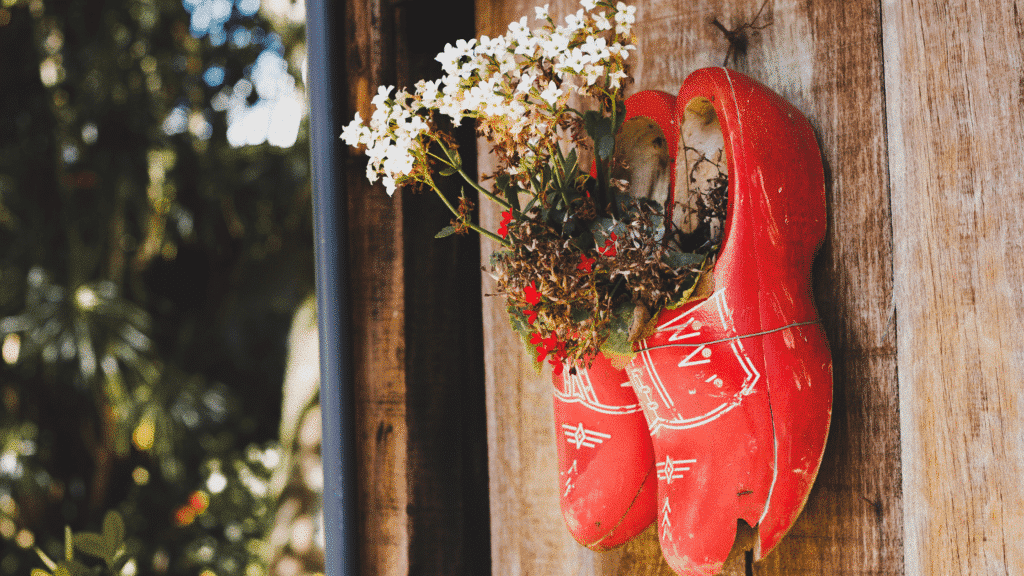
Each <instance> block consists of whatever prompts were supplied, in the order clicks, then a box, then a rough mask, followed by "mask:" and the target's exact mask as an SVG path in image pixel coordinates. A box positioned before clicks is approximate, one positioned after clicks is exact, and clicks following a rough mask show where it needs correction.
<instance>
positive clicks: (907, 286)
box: [882, 1, 1024, 574]
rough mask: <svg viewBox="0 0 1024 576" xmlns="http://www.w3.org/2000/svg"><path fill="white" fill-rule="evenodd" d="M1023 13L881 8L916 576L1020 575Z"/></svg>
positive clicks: (977, 7)
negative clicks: (939, 575) (958, 575)
mask: <svg viewBox="0 0 1024 576" xmlns="http://www.w3.org/2000/svg"><path fill="white" fill-rule="evenodd" d="M1022 8H1024V6H1020V5H1019V3H1017V2H1008V1H1007V2H971V1H953V2H933V1H929V2H885V3H884V4H883V14H882V15H883V18H882V21H883V23H884V46H885V54H886V63H885V94H886V114H887V124H888V134H889V166H890V181H891V187H892V204H893V228H894V233H893V236H894V267H895V268H894V270H895V286H894V301H895V305H896V313H897V317H898V318H899V333H898V336H897V347H898V364H899V378H900V419H901V426H900V428H901V432H902V445H903V494H904V499H905V506H904V509H905V538H906V563H907V572H908V573H912V574H1020V573H1021V572H1022V571H1024V549H1022V547H1021V542H1022V541H1024V485H1022V484H1021V478H1022V477H1024V451H1022V448H1024V425H1022V422H1021V407H1022V396H1021V394H1022V392H1021V382H1022V381H1024V348H1022V346H1021V334H1022V332H1021V330H1022V314H1024V312H1022V310H1024V307H1022V304H1024V300H1022V288H1021V287H1022V286H1024V266H1022V263H1024V262H1022V260H1021V253H1022V244H1024V235H1022V232H1021V231H1022V229H1024V226H1022V225H1024V210H1022V208H1021V206H1022V202H1024V174H1022V171H1021V169H1020V155H1021V150H1024V121H1022V120H1024V119H1022V114H1024V110H1022V109H1024V106H1022V104H1024V100H1022V98H1024V80H1022V77H1021V70H1022V66H1024V48H1022V37H1024V26H1022V19H1024V12H1022Z"/></svg>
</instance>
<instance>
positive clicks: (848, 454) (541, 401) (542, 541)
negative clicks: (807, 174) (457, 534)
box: [477, 0, 943, 576]
mask: <svg viewBox="0 0 1024 576" xmlns="http://www.w3.org/2000/svg"><path fill="white" fill-rule="evenodd" d="M533 5H534V4H533V3H532V2H524V1H521V0H520V1H512V0H510V1H488V0H478V2H477V23H478V34H490V35H495V34H500V33H502V32H503V30H504V28H505V26H507V24H508V22H510V21H512V20H515V19H518V18H519V17H521V16H523V15H528V16H530V17H531V18H532V15H533V10H532V7H533ZM636 5H637V6H638V13H637V17H638V20H637V26H636V33H637V35H638V39H639V49H638V50H637V52H636V56H637V58H636V59H635V60H634V62H633V64H634V69H633V71H634V76H635V78H636V84H635V86H634V89H647V88H654V89H660V90H664V91H667V92H669V93H672V94H674V93H676V92H677V91H678V89H679V85H680V84H681V83H682V81H683V79H684V78H685V77H686V75H687V74H688V73H689V72H691V71H693V70H695V69H697V68H700V67H703V66H711V65H720V64H722V62H723V58H724V56H725V54H726V51H727V48H728V43H727V42H726V40H725V38H724V36H723V35H722V33H721V32H720V31H719V30H718V29H717V28H715V27H713V26H711V25H710V21H711V20H712V19H713V18H717V19H718V20H720V21H721V22H722V23H724V24H725V25H726V26H727V27H729V28H735V27H736V26H739V25H741V24H743V23H746V22H751V21H752V20H753V18H754V16H755V15H756V14H757V12H758V10H759V9H760V6H761V1H760V0H757V1H755V2H750V1H747V2H742V1H735V2H730V1H721V0H719V1H706V0H698V1H693V2H685V3H684V2H676V1H669V0H651V1H648V2H638V3H636ZM576 8H577V6H576V4H575V3H574V2H568V1H562V0H559V1H555V2H552V3H551V11H552V13H553V14H557V15H559V16H561V15H564V14H565V13H566V12H568V11H570V10H571V11H575V9H576ZM881 17H882V15H881V13H880V7H879V4H878V3H877V2H866V1H861V0H851V1H846V2H829V1H820V0H812V1H809V2H807V1H801V2H797V1H792V0H774V1H769V2H768V3H767V4H766V5H765V8H764V12H763V14H762V15H761V18H760V20H759V22H758V23H759V24H763V23H770V25H768V26H767V27H765V28H763V29H762V30H760V31H756V32H752V33H750V34H749V36H748V38H749V49H748V51H747V53H746V54H745V55H740V57H738V58H737V59H735V60H734V61H730V63H729V65H730V67H732V68H734V69H737V70H740V71H742V72H745V73H748V74H750V75H752V76H754V77H755V78H758V79H759V80H761V81H762V82H763V83H765V84H767V85H768V86H769V87H771V88H773V89H774V90H776V91H777V92H779V93H781V94H782V95H783V96H785V97H786V98H787V99H788V100H789V101H790V102H792V103H793V104H794V105H796V106H797V107H798V108H799V109H800V110H801V111H803V113H804V114H805V115H806V116H807V117H808V118H809V119H810V121H811V123H812V124H813V126H814V128H815V130H816V132H817V134H818V137H819V140H820V142H821V146H822V150H823V154H824V160H825V165H826V174H827V177H828V189H827V200H828V207H829V220H828V222H829V231H828V236H827V239H826V242H825V245H824V246H823V247H822V250H821V254H820V256H819V257H818V259H817V261H816V266H815V293H816V295H817V299H818V306H819V310H820V313H821V316H822V320H823V323H824V326H825V329H826V332H827V334H828V337H829V341H830V343H831V346H832V353H833V358H834V364H835V407H834V413H833V423H832V429H831V433H830V437H829V444H828V448H827V450H826V453H825V459H824V462H823V464H822V470H821V473H820V475H819V478H818V481H817V484H816V486H815V488H814V490H813V491H812V493H811V497H810V501H809V502H808V505H807V508H806V509H805V511H804V513H803V515H802V516H801V518H800V520H799V521H798V522H797V524H796V525H795V526H794V528H793V530H792V532H791V533H790V534H789V536H788V537H787V538H786V539H785V540H784V541H783V543H782V544H781V545H780V547H779V548H778V549H777V550H776V551H775V552H773V553H772V554H771V555H770V556H769V557H768V558H766V559H765V560H764V561H762V562H760V563H758V564H756V565H755V566H754V573H756V574H765V575H767V574H902V573H903V572H904V560H903V558H904V543H903V510H904V505H903V499H902V494H903V490H902V488H901V480H900V478H901V472H902V468H901V461H900V442H901V436H900V405H899V398H898V386H897V356H896V314H895V308H894V300H893V249H892V238H893V232H892V225H891V218H890V191H889V178H888V161H889V156H888V155H887V148H886V144H887V142H886V116H885V112H886V101H885V89H884V80H885V69H884V66H883V62H884V61H885V58H884V57H883V43H882V18H881ZM486 160H487V157H486V155H483V156H482V157H481V165H482V167H483V163H484V162H486ZM490 218H492V220H491V222H494V220H493V219H494V218H496V215H494V214H491V215H490ZM483 246H484V248H483V252H484V253H485V254H486V253H487V252H489V251H490V250H492V249H493V247H492V246H490V245H489V243H488V242H486V241H485V242H484V243H483ZM491 289H492V288H490V287H489V286H488V285H487V283H486V279H485V286H484V292H488V291H489V290H491ZM484 302H485V310H484V317H485V331H484V333H485V338H486V346H487V354H488V356H487V365H488V376H487V382H488V409H489V410H490V414H489V418H490V449H491V488H492V493H491V514H492V523H491V526H492V555H493V559H494V562H493V573H494V574H496V575H498V574H501V575H505V574H508V575H518V574H558V575H561V574H566V575H570V574H571V575H576V574H593V575H612V574H644V575H647V574H651V575H653V574H659V575H664V576H670V575H671V574H672V573H671V571H670V570H669V569H668V567H667V566H666V565H665V564H664V562H663V561H662V560H661V558H660V552H659V549H658V545H657V536H656V533H655V532H654V530H653V529H650V530H648V531H647V532H646V533H645V534H643V535H642V536H641V537H640V538H638V539H637V540H635V541H633V542H631V543H629V544H627V545H626V546H624V547H623V548H621V549H619V550H616V551H613V552H608V553H592V552H589V551H587V550H585V549H584V548H582V547H580V546H578V545H577V544H575V543H574V542H573V541H572V539H571V538H570V537H569V536H568V535H567V533H566V531H565V529H564V528H563V527H562V521H561V518H560V514H559V509H558V505H557V492H556V490H557V487H556V478H557V476H556V474H557V473H556V470H555V468H554V462H555V460H554V446H553V442H552V439H553V436H554V433H553V424H552V416H551V411H552V405H551V399H550V388H549V386H550V384H549V375H548V373H547V372H546V371H545V373H544V374H541V375H537V374H536V373H534V371H533V368H532V366H531V364H530V361H529V358H528V357H527V356H526V355H525V353H524V352H523V351H522V347H521V345H520V344H519V342H518V341H517V340H516V338H515V336H514V335H513V334H511V332H510V331H509V330H508V329H507V328H506V326H505V322H506V321H505V320H504V312H503V309H502V306H501V303H500V302H498V301H494V300H492V299H488V298H485V299H484ZM916 353H918V354H920V353H922V351H921V350H918V351H917V352H916ZM932 536H933V537H934V536H935V535H932ZM939 541H941V539H940V538H936V539H935V542H939ZM727 568H728V570H727V571H728V572H730V573H736V574H743V573H745V571H746V567H745V566H744V563H743V562H742V561H739V562H735V563H731V564H730V565H728V566H727ZM912 573H914V572H912ZM918 573H921V572H918ZM923 573H925V574H928V573H943V572H941V571H925V572H923Z"/></svg>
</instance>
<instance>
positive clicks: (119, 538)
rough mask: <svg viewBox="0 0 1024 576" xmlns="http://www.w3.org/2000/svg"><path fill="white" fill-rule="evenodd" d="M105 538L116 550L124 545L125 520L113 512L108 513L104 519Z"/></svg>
mask: <svg viewBox="0 0 1024 576" xmlns="http://www.w3.org/2000/svg"><path fill="white" fill-rule="evenodd" d="M103 537H104V538H105V539H106V541H107V544H109V545H110V547H111V548H113V549H114V550H117V549H118V548H120V547H121V544H123V543H124V520H123V519H121V515H120V514H118V513H117V512H115V511H113V510H110V511H108V512H107V515H106V516H104V517H103Z"/></svg>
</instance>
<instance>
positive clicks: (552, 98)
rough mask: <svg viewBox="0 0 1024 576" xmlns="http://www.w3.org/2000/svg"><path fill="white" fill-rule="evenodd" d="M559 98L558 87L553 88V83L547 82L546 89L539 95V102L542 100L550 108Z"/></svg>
mask: <svg viewBox="0 0 1024 576" xmlns="http://www.w3.org/2000/svg"><path fill="white" fill-rule="evenodd" d="M561 96H562V91H561V90H560V89H559V88H558V86H555V83H554V82H549V83H548V87H547V88H545V89H544V91H543V92H541V93H540V98H541V100H544V101H545V102H547V103H548V104H549V105H551V106H554V105H555V102H558V99H559V98H560V97H561Z"/></svg>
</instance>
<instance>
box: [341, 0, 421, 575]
mask: <svg viewBox="0 0 1024 576" xmlns="http://www.w3.org/2000/svg"><path fill="white" fill-rule="evenodd" d="M382 4H384V2H382V0H349V1H348V2H346V10H347V18H346V28H345V39H346V42H347V49H346V68H347V73H348V78H347V80H348V87H349V88H348V89H349V102H350V105H351V107H352V110H350V111H349V115H348V116H347V117H346V118H345V119H344V122H345V123H347V122H348V121H349V120H350V119H351V118H352V115H353V114H354V113H355V112H356V111H357V110H358V111H359V113H360V115H361V116H362V117H363V118H369V117H370V97H372V96H373V95H374V94H375V93H376V87H377V86H379V85H381V84H388V83H390V84H393V83H394V64H393V53H392V52H391V50H390V43H389V42H388V41H387V39H389V38H390V37H391V32H390V29H389V25H390V19H389V18H387V17H386V16H387V14H386V10H385V11H384V13H382ZM365 166H366V160H365V157H363V156H361V155H356V154H355V153H353V154H351V155H350V160H349V167H348V168H349V169H348V170H347V174H348V190H349V195H348V198H349V205H348V210H349V250H350V262H351V270H350V276H349V277H350V294H351V310H352V334H353V337H352V347H353V350H352V358H353V366H354V370H353V372H354V377H355V383H356V426H357V442H358V447H359V448H358V459H359V494H360V498H359V520H360V521H359V525H360V534H359V537H360V543H361V546H360V550H359V552H360V558H361V562H360V564H361V573H362V574H363V576H406V575H407V574H408V572H409V557H408V547H409V533H408V516H407V507H408V497H407V485H406V476H407V473H406V471H407V454H406V446H407V443H408V433H407V430H406V424H405V421H406V400H405V396H406V366H405V353H404V351H405V288H404V283H405V275H404V272H405V269H404V266H403V262H404V253H403V247H402V198H401V196H398V195H396V197H394V198H389V197H388V196H387V195H386V194H384V192H383V191H382V190H381V189H380V187H379V186H376V187H375V186H371V185H370V184H369V183H368V182H367V180H366V177H365Z"/></svg>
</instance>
